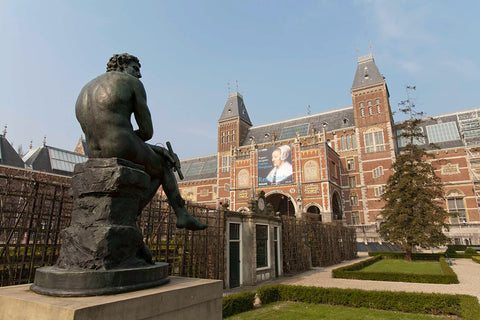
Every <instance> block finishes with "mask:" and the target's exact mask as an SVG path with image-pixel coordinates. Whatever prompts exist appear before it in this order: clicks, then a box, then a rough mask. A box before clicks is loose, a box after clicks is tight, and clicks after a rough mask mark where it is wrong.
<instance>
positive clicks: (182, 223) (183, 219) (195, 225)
mask: <svg viewBox="0 0 480 320" xmlns="http://www.w3.org/2000/svg"><path fill="white" fill-rule="evenodd" d="M183 210H185V212H182V213H181V214H178V215H177V228H180V229H182V228H186V229H188V230H192V231H195V230H203V229H205V228H206V227H208V225H206V224H204V223H201V222H200V221H198V220H197V219H195V218H194V217H192V216H191V215H190V214H189V213H188V212H186V211H187V210H186V209H182V211H183Z"/></svg>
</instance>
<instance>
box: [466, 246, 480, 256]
mask: <svg viewBox="0 0 480 320" xmlns="http://www.w3.org/2000/svg"><path fill="white" fill-rule="evenodd" d="M465 254H471V255H476V254H477V250H475V249H473V248H467V249H465Z"/></svg>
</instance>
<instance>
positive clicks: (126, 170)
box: [32, 158, 168, 296]
mask: <svg viewBox="0 0 480 320" xmlns="http://www.w3.org/2000/svg"><path fill="white" fill-rule="evenodd" d="M157 187H158V184H157V185H155V184H152V181H151V179H150V176H149V175H148V174H147V173H146V172H145V171H143V167H142V166H139V165H136V164H134V163H132V162H130V161H126V160H123V159H118V158H110V159H89V160H88V161H87V162H85V163H82V164H77V165H76V166H75V172H74V176H73V178H72V187H71V190H72V194H73V212H72V219H71V223H70V226H69V227H68V228H66V229H64V230H62V232H61V234H60V236H61V238H62V247H61V249H60V255H59V258H58V260H57V262H56V264H55V266H53V267H44V268H40V269H38V270H37V272H36V275H35V281H34V285H33V286H32V290H33V291H35V292H37V293H41V294H47V295H54V296H89V295H102V294H113V293H119V292H126V291H132V290H139V289H144V288H149V287H153V286H158V285H160V284H163V283H166V282H168V264H166V263H153V261H152V254H151V252H150V250H149V249H148V247H147V246H146V244H145V243H144V242H143V236H142V232H141V231H140V229H139V228H138V226H137V225H136V219H137V216H138V215H139V214H140V213H141V210H142V209H143V206H144V205H145V204H146V203H147V201H148V200H149V199H150V197H151V195H152V194H153V193H155V192H156V188H157Z"/></svg>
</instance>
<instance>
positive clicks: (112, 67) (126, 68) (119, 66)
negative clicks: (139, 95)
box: [107, 53, 142, 78]
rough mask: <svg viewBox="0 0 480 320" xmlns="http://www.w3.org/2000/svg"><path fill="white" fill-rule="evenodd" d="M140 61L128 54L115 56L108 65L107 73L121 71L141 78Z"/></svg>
mask: <svg viewBox="0 0 480 320" xmlns="http://www.w3.org/2000/svg"><path fill="white" fill-rule="evenodd" d="M140 67H141V64H140V61H139V60H138V58H137V57H135V56H132V55H130V54H128V53H122V54H114V55H113V56H112V57H111V58H110V60H109V61H108V63H107V72H110V71H119V72H125V73H128V74H130V75H132V76H134V77H137V78H141V77H142V75H141V74H140Z"/></svg>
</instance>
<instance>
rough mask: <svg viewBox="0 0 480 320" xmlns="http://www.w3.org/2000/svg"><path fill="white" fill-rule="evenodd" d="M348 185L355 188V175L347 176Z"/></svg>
mask: <svg viewBox="0 0 480 320" xmlns="http://www.w3.org/2000/svg"><path fill="white" fill-rule="evenodd" d="M348 186H349V187H350V188H355V187H356V186H357V179H356V178H355V177H348Z"/></svg>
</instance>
